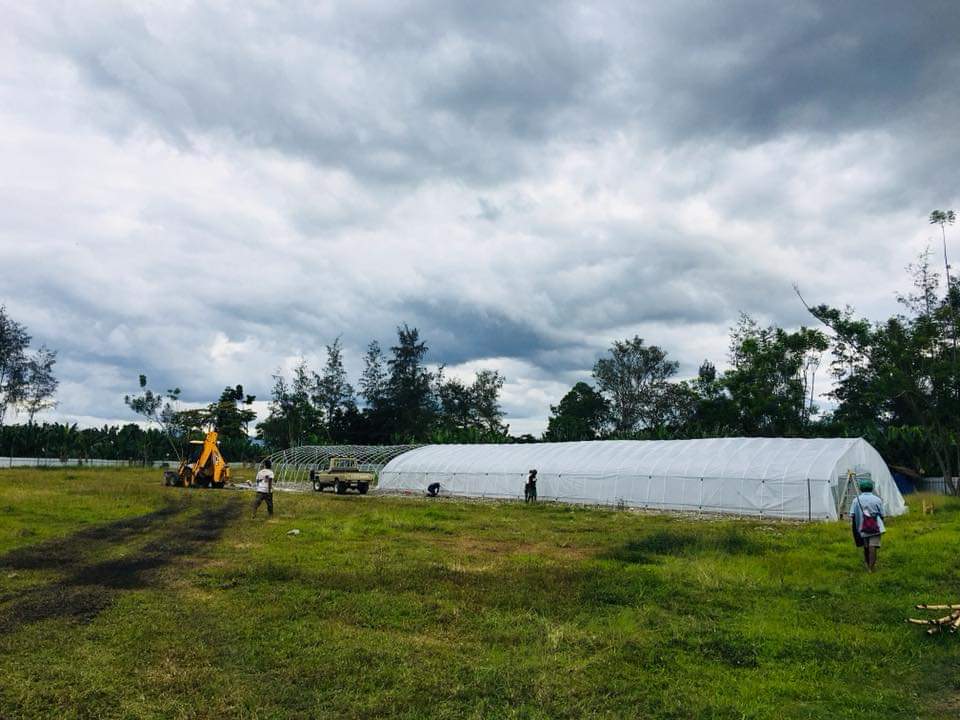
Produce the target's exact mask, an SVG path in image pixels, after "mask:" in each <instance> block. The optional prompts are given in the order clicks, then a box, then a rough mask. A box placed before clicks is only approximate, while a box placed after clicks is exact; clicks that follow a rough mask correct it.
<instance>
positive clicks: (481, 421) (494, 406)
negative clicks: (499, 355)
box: [470, 370, 510, 435]
mask: <svg viewBox="0 0 960 720" xmlns="http://www.w3.org/2000/svg"><path fill="white" fill-rule="evenodd" d="M503 383H504V377H503V375H501V374H500V373H499V372H498V371H496V370H478V371H477V374H476V376H475V377H474V380H473V384H472V385H471V386H470V400H471V403H472V404H473V411H474V417H475V422H476V424H477V427H478V428H479V429H480V430H482V431H484V432H487V433H493V434H499V435H505V434H506V433H507V432H509V430H510V428H509V426H508V425H505V424H504V423H503V408H501V407H500V391H501V390H503Z"/></svg>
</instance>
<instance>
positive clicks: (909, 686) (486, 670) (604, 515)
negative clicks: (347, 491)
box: [0, 470, 960, 720]
mask: <svg viewBox="0 0 960 720" xmlns="http://www.w3.org/2000/svg"><path fill="white" fill-rule="evenodd" d="M250 499H251V496H250V494H249V493H243V492H238V491H230V490H222V491H214V490H209V491H202V490H198V491H189V490H184V489H180V488H164V487H162V486H161V482H160V479H159V471H149V470H147V471H142V470H74V471H65V470H48V471H44V470H3V471H0V678H2V679H0V717H2V718H18V719H19V718H33V717H44V718H46V717H55V718H58V719H63V720H66V719H68V718H134V717H145V718H181V717H182V718H188V717H189V718H223V717H241V718H379V717H397V718H426V717H437V718H465V717H469V718H589V717H604V718H625V717H631V718H632V717H637V718H855V719H856V720H864V718H877V720H880V719H881V718H882V719H883V720H886V719H888V718H917V717H924V718H926V717H930V718H932V717H942V718H956V717H957V716H958V713H960V673H958V661H960V637H958V636H943V637H934V638H928V637H927V636H926V635H925V634H924V633H923V629H922V628H918V627H916V626H908V625H906V624H905V623H904V618H906V617H907V616H908V615H910V614H915V611H912V610H911V608H912V606H913V604H915V603H916V602H924V601H938V602H949V601H953V602H960V587H958V585H960V584H958V575H960V573H958V563H957V549H958V541H957V538H958V535H960V502H957V501H953V500H946V499H943V498H938V499H937V503H938V505H939V507H938V508H937V511H936V513H934V514H933V515H920V514H919V513H914V514H913V515H909V516H906V517H904V518H896V519H894V520H892V521H891V522H890V523H889V532H888V533H887V535H886V536H885V539H884V547H883V548H882V550H881V554H880V555H881V556H880V565H881V567H880V571H879V572H878V573H877V574H875V575H868V574H866V573H865V572H864V570H863V567H862V564H861V561H860V559H859V556H858V554H857V551H856V550H855V548H854V547H853V544H852V542H851V541H850V537H849V529H848V527H847V525H846V524H841V523H833V524H813V525H796V524H776V523H774V524H771V523H759V522H748V521H726V520H725V521H717V520H713V521H699V522H698V521H696V520H692V519H681V518H677V517H671V516H657V515H650V514H637V513H631V512H617V511H611V510H591V509H583V508H575V507H568V506H563V505H546V504H544V505H539V506H536V507H527V506H523V505H521V504H509V503H508V504H493V503H468V502H455V501H448V500H434V501H428V500H420V499H416V500H415V499H405V498H387V497H375V496H367V497H359V496H346V497H338V496H334V495H324V496H317V495H294V494H278V495H277V516H276V517H275V519H274V520H271V521H269V522H268V521H267V520H266V519H265V517H258V518H257V519H255V520H251V519H250V517H249V508H248V505H247V504H248V502H249V501H250ZM264 509H265V508H263V507H261V512H263V511H264ZM294 528H297V529H299V530H300V531H301V532H300V534H299V535H296V536H290V535H288V534H287V531H288V530H291V529H294Z"/></svg>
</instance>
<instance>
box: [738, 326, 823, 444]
mask: <svg viewBox="0 0 960 720" xmlns="http://www.w3.org/2000/svg"><path fill="white" fill-rule="evenodd" d="M828 348H829V342H828V341H827V338H826V336H824V335H823V333H821V332H820V331H818V330H812V329H810V328H805V327H801V328H800V329H799V330H797V331H796V332H789V331H787V330H784V329H783V328H778V327H774V326H770V327H760V326H759V325H758V324H757V323H756V322H755V321H754V320H753V318H751V317H750V316H748V315H745V314H744V315H741V317H740V321H739V322H738V324H737V325H736V326H735V327H733V328H732V329H731V333H730V364H731V365H732V367H731V369H729V370H728V371H727V372H725V373H724V375H723V386H724V388H725V389H726V391H727V392H728V393H729V396H730V399H731V401H732V407H733V411H734V413H735V418H736V423H737V425H738V430H739V431H740V432H742V433H744V434H746V435H798V434H802V430H803V428H804V427H805V426H806V424H807V420H808V417H809V414H810V412H811V411H812V408H811V407H810V406H809V405H808V403H807V390H808V386H809V375H808V373H807V371H808V370H809V368H810V365H811V362H810V359H811V357H817V356H819V354H820V353H823V352H825V351H826V350H827V349H828Z"/></svg>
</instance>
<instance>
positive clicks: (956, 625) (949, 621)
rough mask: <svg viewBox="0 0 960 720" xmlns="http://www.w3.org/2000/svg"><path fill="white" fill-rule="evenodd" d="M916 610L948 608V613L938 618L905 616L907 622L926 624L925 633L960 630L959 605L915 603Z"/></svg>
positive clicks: (933, 633) (934, 633)
mask: <svg viewBox="0 0 960 720" xmlns="http://www.w3.org/2000/svg"><path fill="white" fill-rule="evenodd" d="M917 610H949V611H950V614H949V615H944V616H943V617H939V618H932V619H924V618H907V622H908V623H913V624H914V625H927V626H928V627H927V635H936V634H937V633H940V632H943V631H944V630H947V631H948V632H952V633H955V632H957V630H960V605H927V604H921V605H917Z"/></svg>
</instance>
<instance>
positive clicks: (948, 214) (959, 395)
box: [930, 210, 960, 459]
mask: <svg viewBox="0 0 960 720" xmlns="http://www.w3.org/2000/svg"><path fill="white" fill-rule="evenodd" d="M956 220H957V216H956V215H955V214H954V212H953V210H934V211H933V212H932V213H930V224H931V225H939V226H940V235H941V237H942V238H943V268H944V270H945V271H946V273H947V307H948V308H949V309H950V317H951V320H952V321H953V322H952V324H953V328H952V330H953V333H952V335H953V382H954V396H955V397H956V399H957V400H960V384H958V383H957V311H956V305H955V304H954V299H953V297H952V286H951V284H950V263H948V262H947V230H946V227H947V225H953V223H954V222H956ZM957 453H958V459H960V447H958V448H957Z"/></svg>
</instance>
